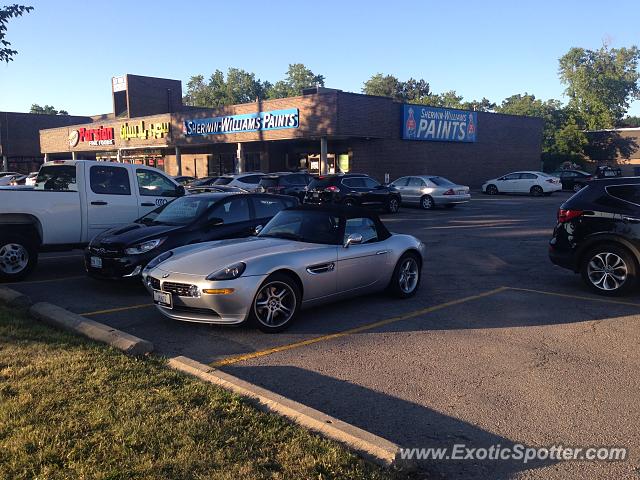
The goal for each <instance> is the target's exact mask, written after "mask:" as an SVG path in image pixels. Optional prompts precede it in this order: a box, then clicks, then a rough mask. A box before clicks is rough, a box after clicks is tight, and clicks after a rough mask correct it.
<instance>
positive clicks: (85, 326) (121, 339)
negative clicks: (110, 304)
mask: <svg viewBox="0 0 640 480" xmlns="http://www.w3.org/2000/svg"><path fill="white" fill-rule="evenodd" d="M29 314H30V315H31V316H32V317H34V318H36V319H37V320H40V321H42V322H45V323H48V324H50V325H53V326H55V327H59V328H62V329H64V330H70V331H72V332H75V333H79V334H80V335H84V336H85V337H89V338H91V339H92V340H97V341H99V342H103V343H106V344H108V345H111V346H112V347H115V348H117V349H119V350H122V351H123V352H125V353H127V354H129V355H145V354H147V353H151V352H152V351H153V344H152V343H151V342H149V341H147V340H143V339H141V338H138V337H134V336H133V335H129V334H128V333H125V332H122V331H120V330H117V329H115V328H111V327H109V326H107V325H104V324H102V323H99V322H95V321H93V320H89V319H88V318H85V317H83V316H81V315H77V314H75V313H73V312H70V311H68V310H65V309H64V308H62V307H58V306H57V305H53V304H51V303H47V302H39V303H36V304H34V305H33V306H32V307H31V308H30V309H29Z"/></svg>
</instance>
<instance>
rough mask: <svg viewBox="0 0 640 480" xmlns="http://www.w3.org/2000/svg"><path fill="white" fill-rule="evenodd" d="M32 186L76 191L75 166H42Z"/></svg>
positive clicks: (58, 190)
mask: <svg viewBox="0 0 640 480" xmlns="http://www.w3.org/2000/svg"><path fill="white" fill-rule="evenodd" d="M34 188H35V189H36V190H49V191H54V192H77V191H78V185H77V183H76V166H75V165H51V166H48V167H42V168H41V169H40V171H39V172H38V176H37V178H36V185H35V187H34Z"/></svg>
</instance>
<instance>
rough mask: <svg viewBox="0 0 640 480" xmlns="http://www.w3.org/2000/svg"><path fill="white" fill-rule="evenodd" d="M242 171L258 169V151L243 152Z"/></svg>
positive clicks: (255, 170) (256, 170) (257, 170)
mask: <svg viewBox="0 0 640 480" xmlns="http://www.w3.org/2000/svg"><path fill="white" fill-rule="evenodd" d="M244 171H245V172H259V171H260V153H245V155H244Z"/></svg>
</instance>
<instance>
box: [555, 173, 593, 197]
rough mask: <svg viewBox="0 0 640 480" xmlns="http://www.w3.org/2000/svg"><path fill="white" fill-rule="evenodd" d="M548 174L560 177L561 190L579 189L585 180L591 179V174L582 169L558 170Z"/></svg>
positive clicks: (575, 190)
mask: <svg viewBox="0 0 640 480" xmlns="http://www.w3.org/2000/svg"><path fill="white" fill-rule="evenodd" d="M550 175H552V176H554V177H558V178H559V179H560V183H562V189H563V190H573V191H574V192H577V191H579V190H581V189H582V188H584V186H585V185H586V184H587V182H590V181H591V180H593V175H591V174H590V173H587V172H583V171H582V170H558V171H557V172H553V173H551V174H550Z"/></svg>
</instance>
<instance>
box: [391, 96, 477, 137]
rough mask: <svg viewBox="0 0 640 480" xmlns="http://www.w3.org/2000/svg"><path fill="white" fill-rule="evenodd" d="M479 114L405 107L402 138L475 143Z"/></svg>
mask: <svg viewBox="0 0 640 480" xmlns="http://www.w3.org/2000/svg"><path fill="white" fill-rule="evenodd" d="M477 133H478V114H477V113H476V112H470V111H467V110H453V109H450V108H436V107H423V106H421V105H404V111H403V120H402V138H403V139H404V140H427V141H432V142H475V141H476V136H477Z"/></svg>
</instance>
